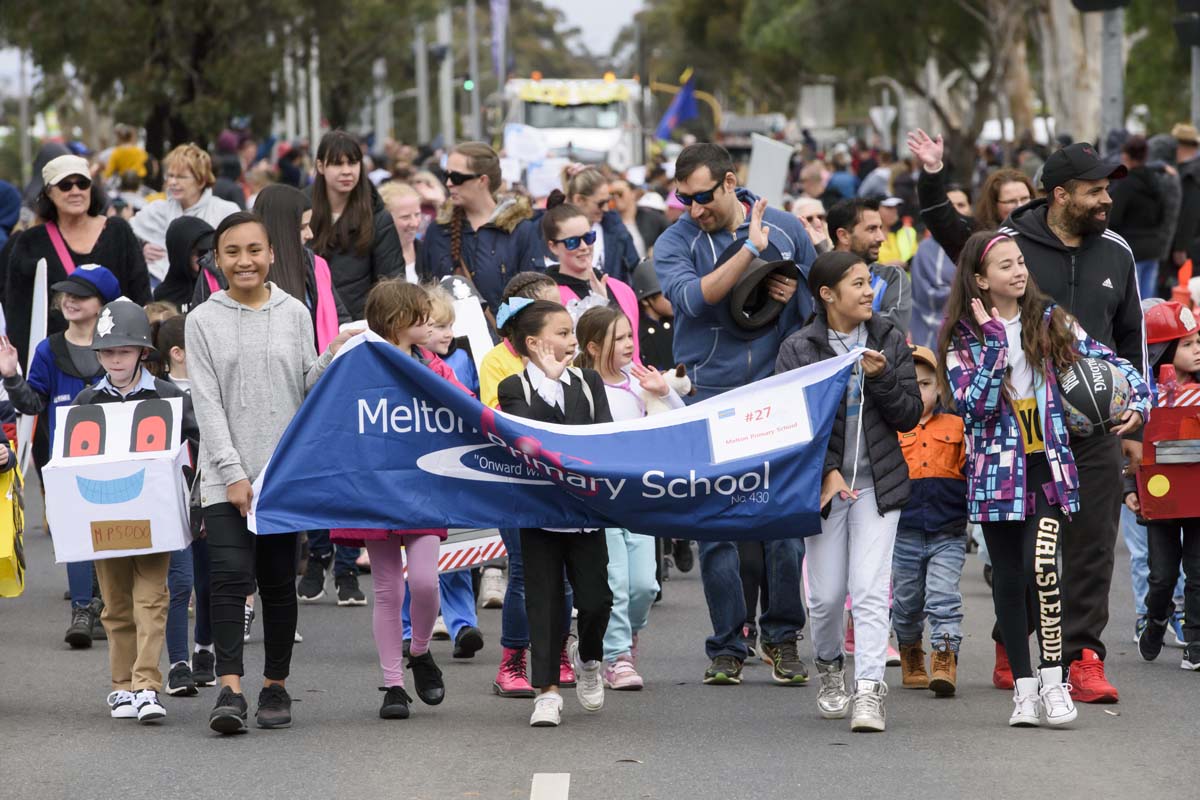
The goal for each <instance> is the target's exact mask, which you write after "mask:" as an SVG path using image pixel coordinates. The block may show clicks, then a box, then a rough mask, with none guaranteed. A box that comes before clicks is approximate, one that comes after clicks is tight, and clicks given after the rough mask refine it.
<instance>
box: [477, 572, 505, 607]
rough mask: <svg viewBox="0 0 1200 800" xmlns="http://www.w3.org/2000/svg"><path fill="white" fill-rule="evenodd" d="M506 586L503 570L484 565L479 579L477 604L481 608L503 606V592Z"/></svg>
mask: <svg viewBox="0 0 1200 800" xmlns="http://www.w3.org/2000/svg"><path fill="white" fill-rule="evenodd" d="M507 588H508V582H507V581H506V580H504V570H502V569H500V568H499V567H484V570H483V577H482V578H480V579H479V604H480V605H481V606H482V607H483V608H504V592H505V591H506V590H507Z"/></svg>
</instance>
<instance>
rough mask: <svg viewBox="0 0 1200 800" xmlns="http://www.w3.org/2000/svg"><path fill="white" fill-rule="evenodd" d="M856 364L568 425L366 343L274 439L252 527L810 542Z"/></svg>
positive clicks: (344, 356) (336, 367)
mask: <svg viewBox="0 0 1200 800" xmlns="http://www.w3.org/2000/svg"><path fill="white" fill-rule="evenodd" d="M856 357H857V353H854V354H851V355H849V356H843V357H840V358H837V359H830V360H829V361H825V362H822V363H820V364H815V365H813V366H810V367H806V368H803V369H799V370H794V371H792V372H789V373H786V374H783V375H777V376H774V377H771V378H767V379H766V380H762V381H758V382H757V383H754V384H751V385H750V386H747V387H744V388H742V389H738V390H735V391H733V392H729V393H727V394H724V395H721V396H719V397H715V398H712V399H710V400H706V401H704V402H702V403H697V404H695V405H692V406H688V407H686V408H682V409H678V410H675V411H670V412H667V413H663V414H656V415H651V416H649V417H646V418H644V419H640V420H634V421H629V422H618V423H607V424H601V425H576V426H568V425H553V424H545V423H538V422H533V421H531V420H525V419H521V418H517V417H511V416H508V415H505V414H503V413H501V412H499V411H496V410H494V409H491V408H487V407H485V406H484V405H482V404H481V403H480V402H479V401H478V400H476V399H475V398H473V397H470V396H468V395H466V394H464V393H463V392H462V391H461V390H458V389H455V388H454V387H453V386H452V385H451V384H449V383H448V382H446V381H444V380H442V379H441V378H439V377H438V376H437V375H435V374H434V373H433V372H431V371H430V370H429V369H427V368H425V367H424V366H422V365H421V364H419V363H418V362H417V361H415V360H414V359H412V358H410V357H408V356H406V355H404V354H403V353H401V352H400V351H398V350H397V349H396V348H395V347H392V346H391V345H389V344H387V343H385V342H382V341H381V340H379V339H378V337H375V336H374V335H373V334H364V335H362V336H359V337H356V338H355V339H353V340H351V342H350V343H348V344H347V346H346V347H345V348H343V351H342V352H341V353H339V354H338V357H337V358H336V359H334V362H333V363H332V364H331V365H330V367H329V369H328V370H326V372H325V374H324V376H322V378H321V379H320V380H319V381H318V382H317V384H316V386H315V387H314V388H313V390H312V392H311V393H310V394H309V396H308V398H307V399H306V400H305V401H304V404H303V405H302V406H301V408H300V410H299V412H298V413H297V414H296V417H295V418H294V419H293V420H292V423H291V425H290V426H289V427H288V429H287V431H286V432H285V433H284V435H283V438H282V439H281V440H280V442H279V445H278V447H277V448H276V450H275V453H274V455H273V456H272V458H271V462H270V463H269V464H268V465H267V468H266V469H265V470H263V473H262V475H260V477H259V480H258V482H257V483H256V484H255V509H254V514H253V516H252V520H251V524H252V529H254V530H256V531H257V532H258V533H260V534H267V533H280V532H285V531H297V530H314V529H321V528H397V529H406V528H476V527H478V528H492V527H543V528H571V527H584V526H588V527H601V526H611V527H618V526H619V527H624V528H628V529H630V530H632V531H636V532H638V533H646V534H653V535H658V536H673V537H686V538H689V539H704V540H733V539H747V540H753V539H782V538H790V537H795V536H803V535H809V534H814V533H819V532H820V518H819V509H818V505H817V504H818V502H819V493H820V485H821V475H822V465H823V463H824V458H825V449H826V445H827V443H828V439H829V432H830V429H831V428H832V426H833V421H834V419H835V417H836V415H837V409H838V406H839V405H840V403H841V401H842V395H843V392H844V391H845V385H846V380H847V378H848V375H849V366H850V364H851V363H852V362H853V360H854V359H855V358H856Z"/></svg>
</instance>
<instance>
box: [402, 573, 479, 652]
mask: <svg viewBox="0 0 1200 800" xmlns="http://www.w3.org/2000/svg"><path fill="white" fill-rule="evenodd" d="M438 589H439V590H440V591H439V594H440V596H441V601H442V612H441V613H442V619H444V620H445V621H446V627H447V628H448V629H449V630H450V638H451V639H453V638H455V637H457V636H458V632H459V631H461V630H462V629H463V628H465V627H467V626H468V625H469V626H471V627H476V626H478V625H479V620H478V618H477V617H476V616H475V586H474V584H473V583H472V581H471V570H469V569H460V570H459V571H457V572H443V573H442V574H441V575H439V576H438ZM411 598H412V592H405V593H404V605H402V606H400V624H401V625H402V626H403V627H404V638H405V639H411V638H412V622H411V621H410V619H409V616H408V607H409V604H410V603H411V602H412V599H411Z"/></svg>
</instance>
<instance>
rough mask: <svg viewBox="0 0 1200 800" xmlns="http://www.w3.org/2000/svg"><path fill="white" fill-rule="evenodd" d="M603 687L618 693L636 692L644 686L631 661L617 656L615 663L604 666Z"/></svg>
mask: <svg viewBox="0 0 1200 800" xmlns="http://www.w3.org/2000/svg"><path fill="white" fill-rule="evenodd" d="M604 685H605V686H607V687H608V688H609V689H615V690H616V691H618V692H636V691H639V690H640V689H641V688H642V686H644V685H645V684H643V683H642V676H641V675H638V674H637V670H636V669H634V666H633V659H632V658H631V657H629V656H628V655H624V656H617V660H616V661H608V662H606V663H605V664H604Z"/></svg>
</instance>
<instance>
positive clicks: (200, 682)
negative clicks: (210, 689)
mask: <svg viewBox="0 0 1200 800" xmlns="http://www.w3.org/2000/svg"><path fill="white" fill-rule="evenodd" d="M216 667H217V657H216V656H215V655H213V653H212V652H211V651H209V650H200V651H199V652H196V653H192V680H194V681H195V682H196V685H197V686H212V685H213V684H215V683H216V682H217V674H216Z"/></svg>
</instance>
